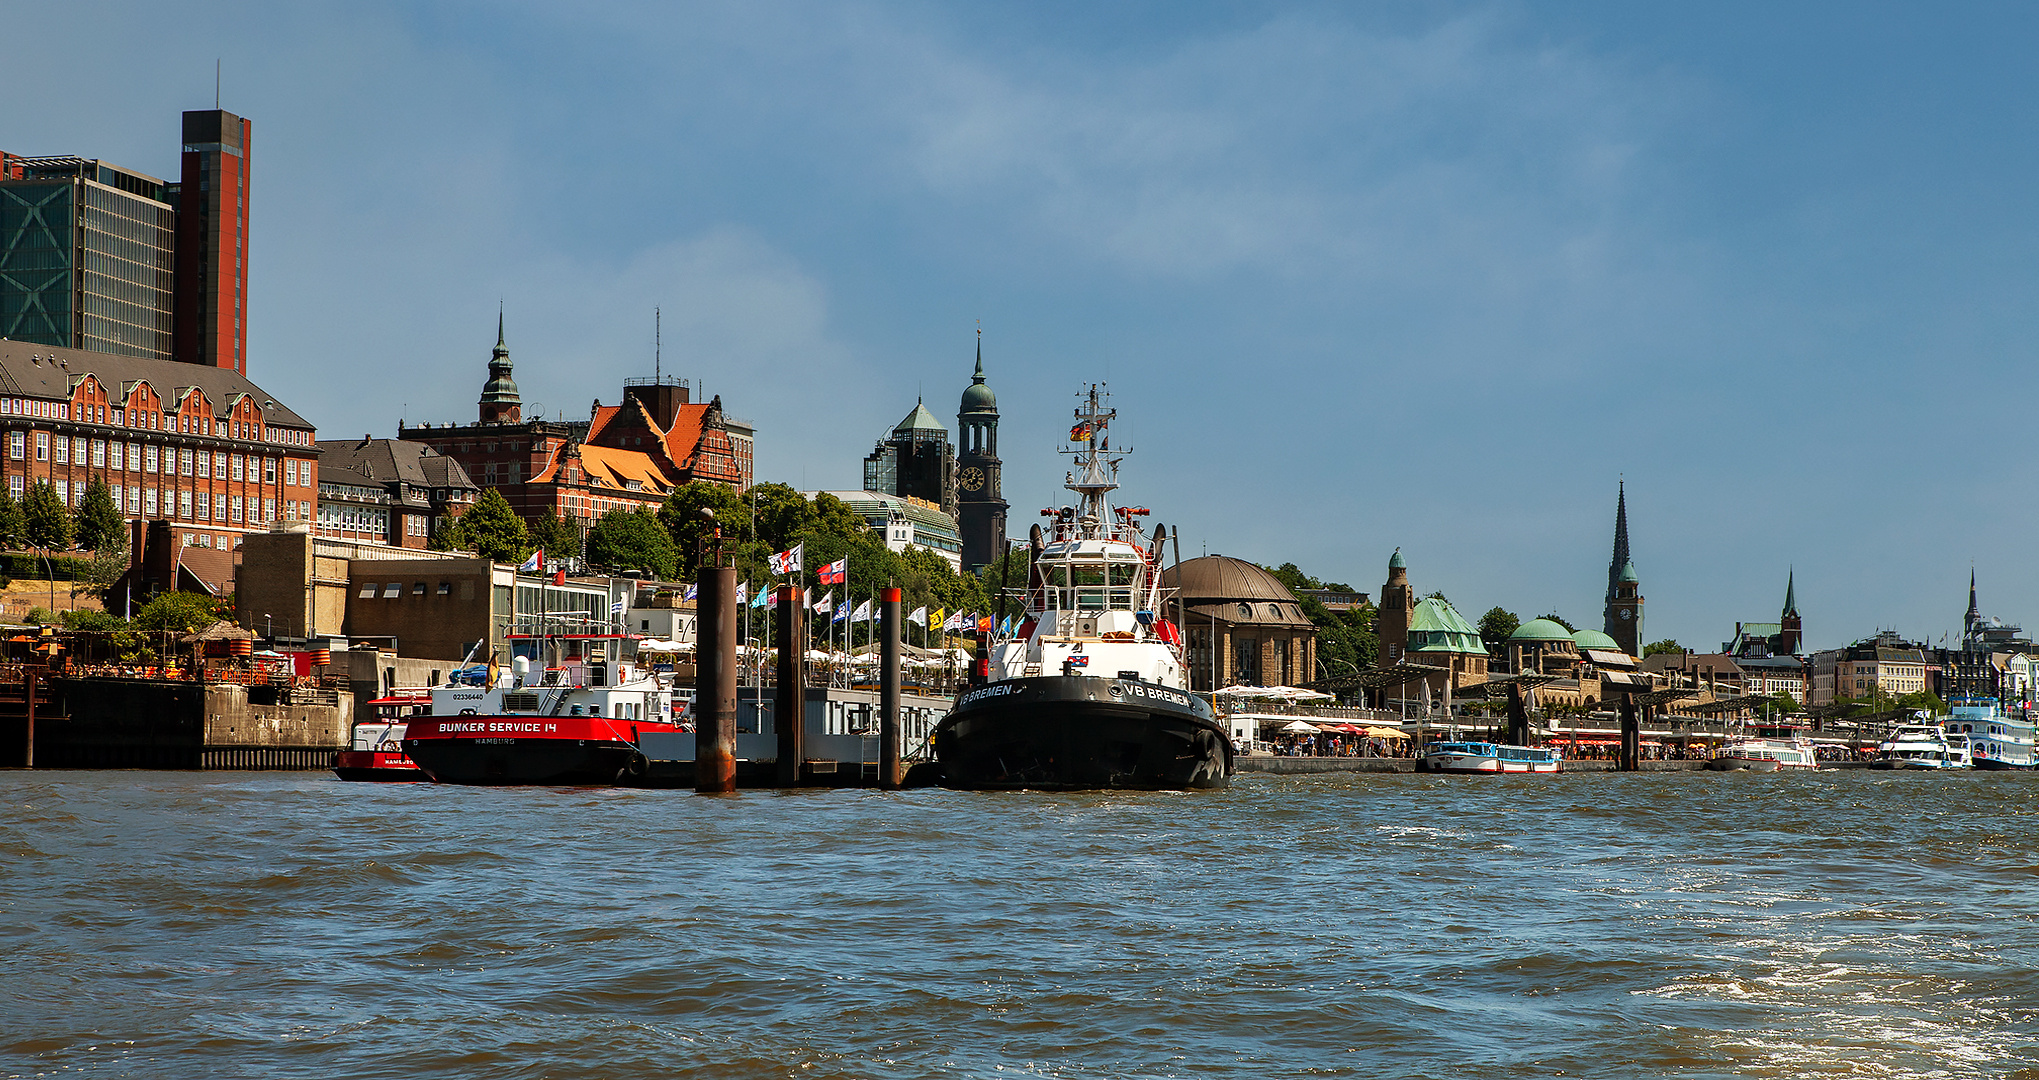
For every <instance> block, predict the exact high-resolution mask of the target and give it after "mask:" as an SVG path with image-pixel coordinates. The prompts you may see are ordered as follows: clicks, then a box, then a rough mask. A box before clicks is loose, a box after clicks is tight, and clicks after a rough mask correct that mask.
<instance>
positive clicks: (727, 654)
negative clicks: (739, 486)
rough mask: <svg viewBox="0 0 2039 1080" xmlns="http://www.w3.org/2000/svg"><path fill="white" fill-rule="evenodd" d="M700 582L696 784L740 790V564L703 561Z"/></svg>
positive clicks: (715, 790)
mask: <svg viewBox="0 0 2039 1080" xmlns="http://www.w3.org/2000/svg"><path fill="white" fill-rule="evenodd" d="M724 561H725V560H724V559H723V558H722V556H721V553H720V552H719V551H717V552H716V554H715V557H714V563H715V564H721V563H723V562H724ZM698 587H699V596H698V598H697V603H696V608H695V625H696V627H697V630H696V642H695V656H694V661H695V664H696V674H695V677H694V790H695V791H698V792H701V793H704V794H721V793H724V792H731V791H735V790H736V675H737V667H736V609H737V598H736V567H734V566H729V565H710V564H706V563H705V562H704V565H703V566H702V567H701V571H700V576H699V581H698Z"/></svg>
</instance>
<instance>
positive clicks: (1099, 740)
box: [934, 676, 1232, 791]
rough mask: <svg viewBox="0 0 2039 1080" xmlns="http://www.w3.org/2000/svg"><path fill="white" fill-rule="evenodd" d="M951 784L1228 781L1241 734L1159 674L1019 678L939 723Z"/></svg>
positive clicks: (1209, 784)
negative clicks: (1234, 735)
mask: <svg viewBox="0 0 2039 1080" xmlns="http://www.w3.org/2000/svg"><path fill="white" fill-rule="evenodd" d="M934 744H935V756H936V758H937V759H938V760H939V761H940V763H941V768H942V784H943V786H945V787H951V788H959V789H962V790H968V791H1018V790H1035V791H1087V790H1100V789H1132V790H1146V791H1161V790H1187V789H1199V788H1222V787H1225V786H1227V785H1229V784H1230V783H1231V779H1232V742H1231V739H1230V738H1229V737H1228V736H1227V735H1226V733H1225V730H1224V728H1223V727H1222V726H1221V725H1220V724H1219V723H1218V722H1217V718H1216V717H1215V716H1214V715H1212V713H1211V710H1210V706H1209V705H1206V704H1205V703H1204V702H1203V701H1202V700H1200V699H1198V698H1196V697H1194V696H1192V695H1190V694H1188V693H1185V692H1183V691H1180V690H1175V689H1171V688H1169V687H1165V686H1159V685H1156V684H1153V683H1144V682H1136V681H1131V680H1119V679H1100V678H1089V677H1085V676H1068V677H1063V676H1049V677H1045V678H1029V679H1009V680H1006V681H1003V682H997V683H993V684H991V685H989V686H985V687H980V688H978V689H976V690H973V691H971V692H970V693H967V694H965V695H963V697H962V698H960V699H959V700H958V701H957V703H956V708H955V709H954V711H952V712H950V713H949V715H948V716H946V717H944V718H943V719H942V721H941V722H940V723H939V724H937V725H936V726H935V732H934Z"/></svg>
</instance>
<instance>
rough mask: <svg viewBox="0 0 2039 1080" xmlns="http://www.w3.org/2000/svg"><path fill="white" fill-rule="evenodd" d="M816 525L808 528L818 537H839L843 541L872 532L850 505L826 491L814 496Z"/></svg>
mask: <svg viewBox="0 0 2039 1080" xmlns="http://www.w3.org/2000/svg"><path fill="white" fill-rule="evenodd" d="M813 506H814V523H813V524H812V525H810V526H808V528H809V529H810V530H811V532H812V534H813V535H816V536H838V537H842V538H843V539H846V540H847V539H854V538H857V537H861V536H863V535H865V534H866V533H868V532H870V531H871V527H870V526H869V525H867V524H865V523H864V519H863V518H860V517H858V516H857V512H856V511H855V510H852V509H850V504H848V503H846V502H844V501H842V500H841V499H838V498H836V497H835V496H833V495H830V494H829V493H828V492H826V491H818V492H815V494H814V503H813Z"/></svg>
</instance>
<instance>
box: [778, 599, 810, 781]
mask: <svg viewBox="0 0 2039 1080" xmlns="http://www.w3.org/2000/svg"><path fill="white" fill-rule="evenodd" d="M778 592H779V612H778V615H779V679H778V686H777V687H776V688H774V689H773V691H772V727H773V729H774V730H775V731H777V732H778V735H779V769H778V772H779V786H780V787H799V786H800V783H801V780H802V779H803V775H802V774H803V763H804V762H805V761H806V760H807V680H806V678H805V673H806V670H807V669H806V664H805V661H806V659H807V646H806V641H807V630H806V625H805V624H806V622H807V620H806V619H804V618H801V616H802V615H803V614H805V609H804V607H803V605H802V604H801V602H800V587H799V586H798V585H781V586H779V590H778Z"/></svg>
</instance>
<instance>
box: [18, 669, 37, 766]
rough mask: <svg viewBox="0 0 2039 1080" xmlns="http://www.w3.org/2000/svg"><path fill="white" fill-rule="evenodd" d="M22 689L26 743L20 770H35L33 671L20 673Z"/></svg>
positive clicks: (27, 670)
mask: <svg viewBox="0 0 2039 1080" xmlns="http://www.w3.org/2000/svg"><path fill="white" fill-rule="evenodd" d="M21 685H22V688H23V689H25V690H26V691H28V741H27V743H26V744H25V745H24V747H23V751H24V756H23V758H22V760H21V765H22V768H25V769H33V768H35V669H34V668H28V669H26V670H25V671H23V672H22V673H21Z"/></svg>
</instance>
